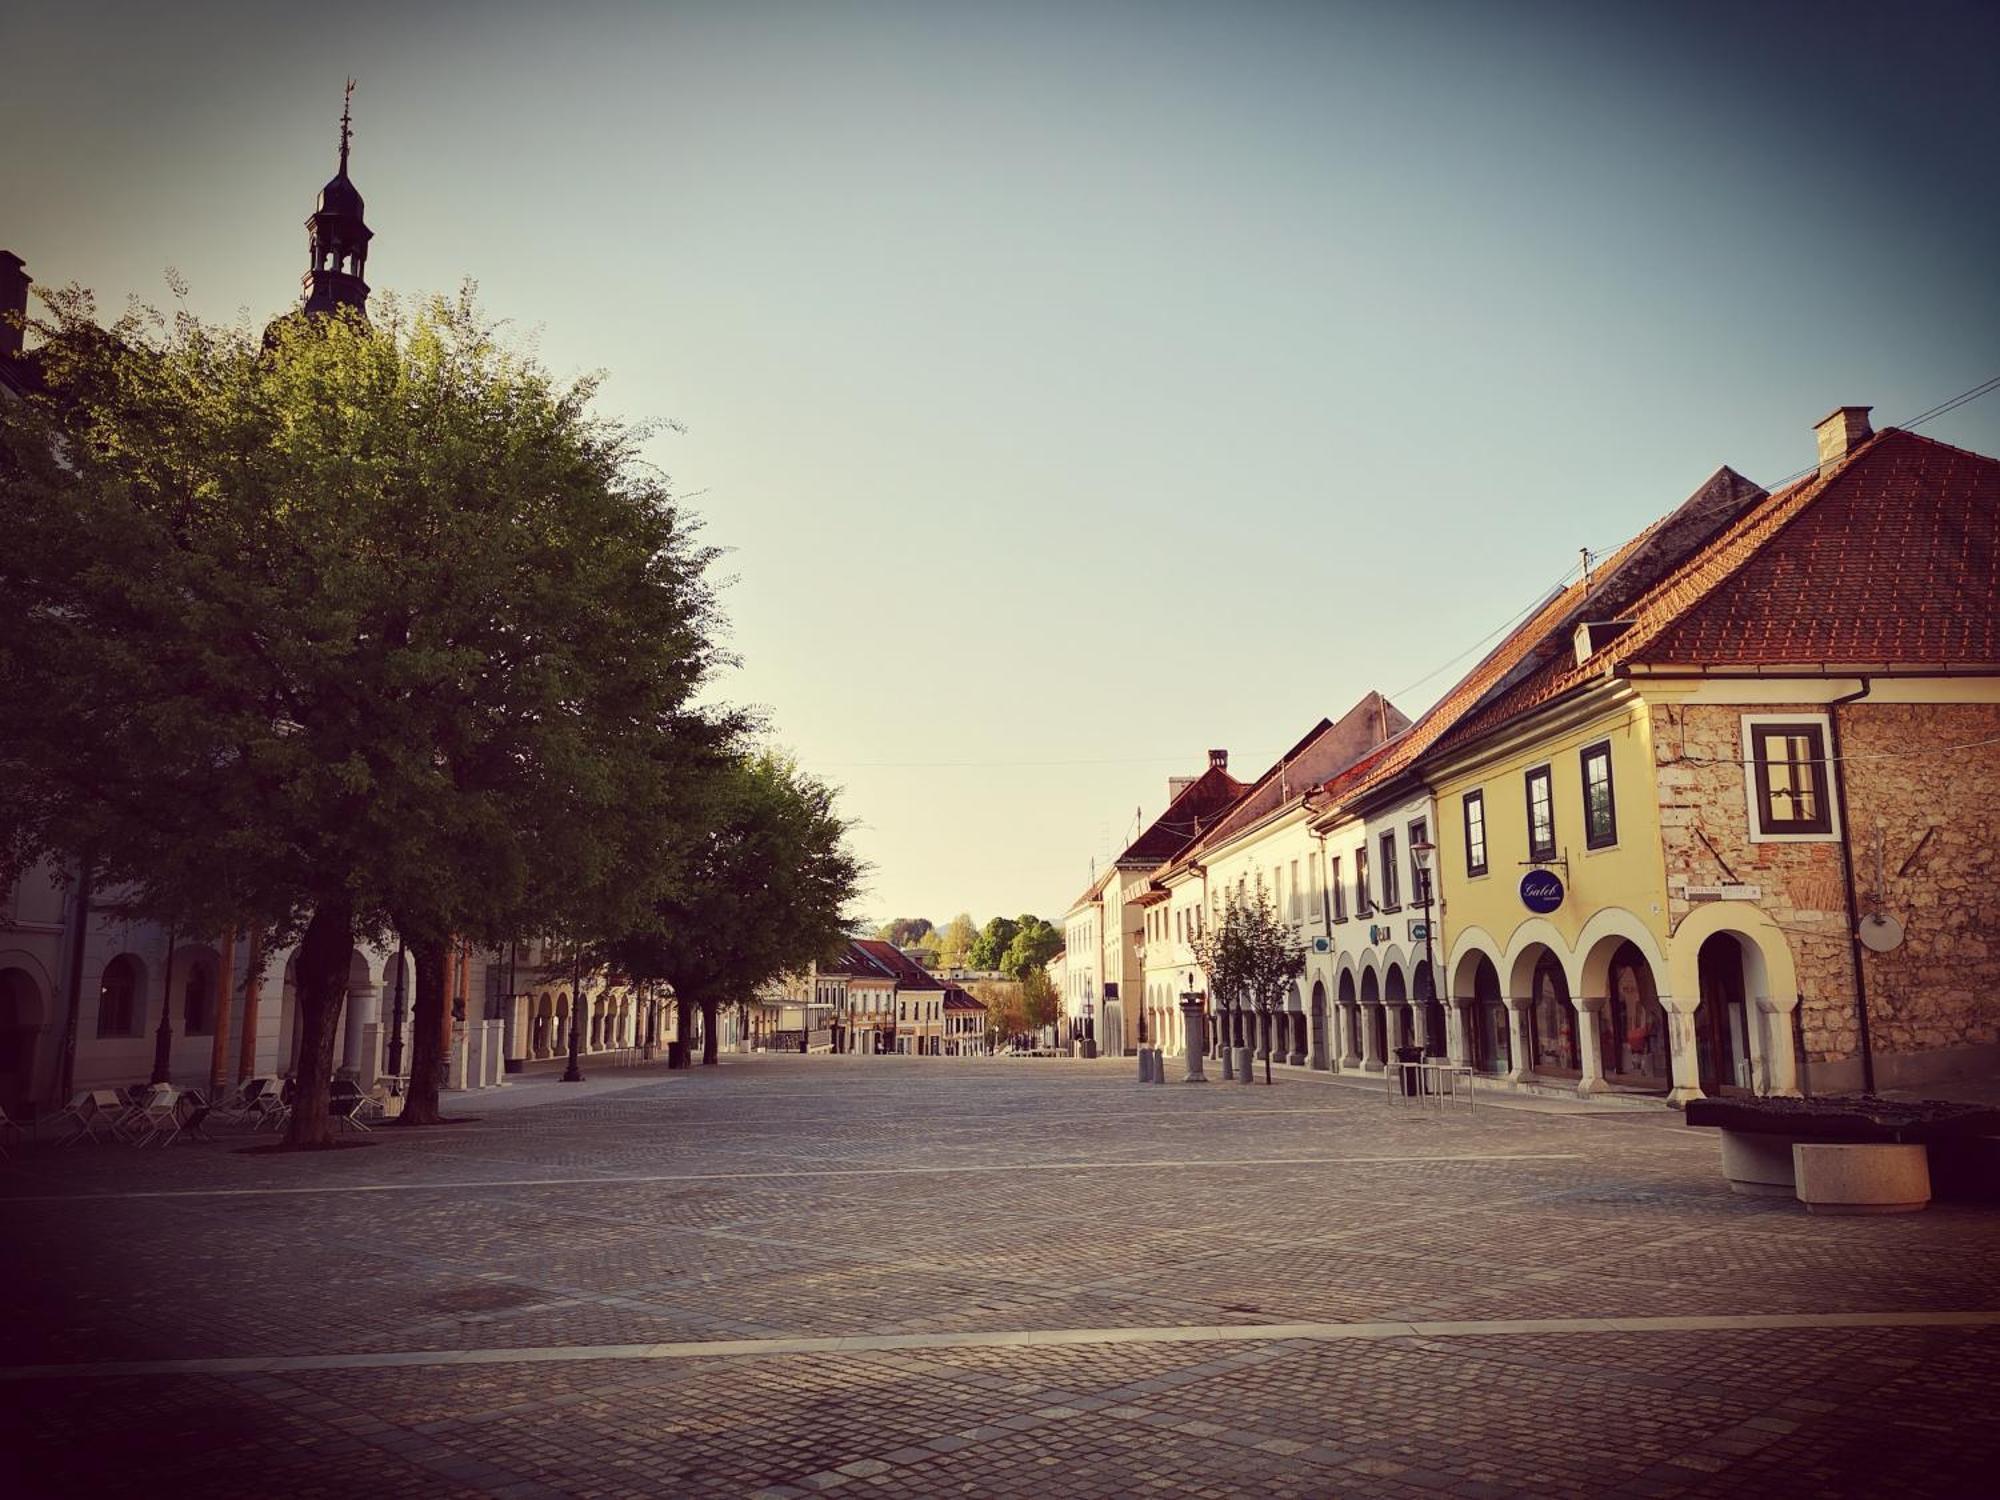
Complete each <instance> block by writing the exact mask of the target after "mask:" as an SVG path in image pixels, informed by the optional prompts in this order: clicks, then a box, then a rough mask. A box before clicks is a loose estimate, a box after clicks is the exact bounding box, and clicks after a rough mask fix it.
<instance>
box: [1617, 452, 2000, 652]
mask: <svg viewBox="0 0 2000 1500" xmlns="http://www.w3.org/2000/svg"><path fill="white" fill-rule="evenodd" d="M1768 509H1769V511H1770V515H1769V516H1768V517H1763V516H1760V517H1756V518H1753V524H1750V525H1746V526H1744V527H1742V528H1740V529H1739V531H1738V532H1737V533H1736V534H1732V535H1729V536H1725V537H1723V538H1722V539H1721V541H1720V542H1719V543H1718V544H1717V545H1716V546H1715V547H1714V548H1712V549H1711V551H1710V553H1709V554H1708V555H1706V556H1704V557H1702V558H1699V559H1696V561H1695V562H1694V563H1693V564H1691V565H1690V566H1689V567H1688V568H1687V569H1686V570H1685V574H1684V576H1681V577H1676V578H1674V579H1670V580H1668V583H1667V585H1666V586H1664V587H1663V588H1662V589H1660V590H1658V591H1657V592H1656V594H1655V595H1654V596H1653V597H1651V598H1649V599H1648V600H1647V601H1646V602H1645V604H1644V605H1642V607H1641V609H1640V610H1639V611H1638V612H1637V614H1638V618H1639V623H1638V625H1636V626H1634V628H1633V630H1632V631H1631V632H1630V634H1631V635H1632V636H1634V637H1635V639H1634V641H1632V642H1631V643H1629V644H1628V643H1627V642H1626V641H1625V640H1624V639H1623V638H1621V639H1619V640H1617V641H1615V642H1613V643H1612V647H1611V654H1612V658H1613V659H1614V660H1618V661H1644V662H1647V663H1651V664H1672V665H1676V666H1680V665H1698V666H1724V667H1726V666H1744V665H1770V666H1775V665H1779V664H1785V663H1801V662H1827V663H1849V664H1853V663H1861V662H1880V663H1896V664H1899V665H1910V666H1915V665H1924V666H1940V667H1942V666H1961V665H1982V666H1990V665H1992V664H1994V663H1996V662H2000V461H1996V460H1994V459H1991V458H1986V457H1984V456H1982V455H1980V454H1977V453H1968V452H1967V451H1966V450H1965V449H1963V448H1954V447H1952V446H1950V445H1949V444H1947V443H1940V442H1935V441H1933V440H1932V439H1930V438H1926V437H1919V436H1918V435H1917V434H1915V433H1911V432H1902V431H1898V430H1896V429H1894V428H1890V429H1888V430H1886V431H1884V432H1882V433H1881V434H1880V435H1878V436H1877V437H1876V438H1875V439H1874V440H1873V441H1872V442H1869V443H1867V444H1866V445H1865V446H1863V447H1862V448H1861V449H1860V450H1859V451H1858V452H1857V453H1856V454H1855V455H1854V456H1853V457H1851V458H1850V459H1849V460H1848V461H1847V462H1846V463H1845V464H1844V465H1842V466H1841V468H1840V469H1839V470H1838V471H1837V472H1836V473H1835V474H1833V475H1832V476H1831V477H1830V478H1829V479H1828V480H1827V481H1826V482H1824V483H1816V484H1807V485H1804V486H1801V487H1800V492H1799V493H1797V494H1795V495H1793V496H1791V497H1789V498H1788V499H1787V500H1786V501H1785V503H1782V504H1774V505H1773V506H1771V507H1768Z"/></svg>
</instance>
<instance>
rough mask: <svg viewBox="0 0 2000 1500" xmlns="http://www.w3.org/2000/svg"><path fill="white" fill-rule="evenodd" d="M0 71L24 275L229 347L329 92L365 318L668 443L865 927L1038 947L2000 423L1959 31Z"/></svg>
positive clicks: (176, 62)
mask: <svg viewBox="0 0 2000 1500" xmlns="http://www.w3.org/2000/svg"><path fill="white" fill-rule="evenodd" d="M0 58H4V59H6V62H5V67H6V70H7V74H8V79H7V86H6V87H5V88H4V89H0V143H4V144H0V248H6V249H11V250H13V251H15V252H16V253H18V254H20V255H22V256H23V257H25V259H26V260H27V263H28V270H29V272H30V274H32V275H33V276H35V277H36V278H37V279H38V280H40V281H44V282H49V283H56V284H60V283H67V282H77V283H81V284H83V285H85V286H87V287H90V288H93V289H94V290H95V291H96V292H97V294H98V296H99V298H100V302H101V304H102V305H103V306H104V307H105V308H106V309H107V310H108V311H116V310H117V309H118V308H119V307H120V306H121V305H122V304H123V302H124V300H125V299H126V298H127V297H128V296H135V295H136V296H138V297H140V298H142V299H144V300H147V301H150V302H155V303H164V302H165V301H167V300H168V298H169V295H170V294H169V292H168V290H167V276H168V273H169V269H170V268H171V269H172V270H173V271H177V272H178V273H179V275H180V276H182V277H183V278H185V280H186V282H187V283H188V285H189V288H190V290H189V293H188V296H189V301H190V304H191V305H192V306H193V308H194V309H195V310H196V311H198V312H201V313H203V314H205V315H209V316H213V317H219V318H229V317H234V316H236V315H238V314H239V313H242V314H245V315H247V316H250V317H252V318H255V319H257V320H260V321H261V320H262V319H264V318H267V317H269V316H270V315H271V314H273V313H275V312H277V311H280V310H282V309H283V308H284V307H286V306H288V305H290V303H291V302H292V301H293V300H294V299H296V297H297V295H298V290H297V289H298V278H299V275H300V273H301V272H303V270H304V269H305V260H306V251H305V235H304V230H303V220H304V218H305V215H306V214H307V213H308V212H309V211H310V210H311V208H312V204H313V198H314V196H315V194H316V193H317V191H318V189H319V187H320V185H321V183H322V182H323V181H324V180H325V179H326V177H327V176H329V175H330V174H331V171H332V168H333V164H334V154H335V141H336V123H337V120H338V118H339V113H340V93H341V87H342V84H343V83H344V82H345V80H346V78H347V77H348V76H349V75H350V74H351V75H353V76H354V77H355V78H356V79H357V80H358V84H357V87H356V91H355V96H354V121H355V126H354V129H355V138H354V152H353V162H352V177H353V180H354V181H355V183H356V185H357V186H358V187H359V188H360V190H361V192H362V193H363V194H364V196H365V197H366V200H367V210H368V221H369V224H370V226H371V227H372V228H373V229H374V231H375V240H374V242H373V245H372V247H371V251H370V259H369V265H368V270H369V277H370V281H371V283H372V284H373V286H374V287H376V288H377V289H378V290H382V289H389V290H394V291H397V292H402V293H424V292H432V291H449V290H452V289H454V288H456V287H457V286H458V285H459V284H460V282H461V281H463V280H464V279H466V278H471V279H473V280H475V281H476V282H477V283H478V285H479V289H480V295H481V298H482V300H483V303H484V305H485V306H486V308H487V309H488V310H489V311H490V312H492V313H494V314H496V315H498V316H502V317H504V318H506V319H508V320H509V321H510V323H511V325H512V326H513V327H514V328H515V329H516V330H517V331H518V333H519V336H520V337H521V338H522V339H524V340H528V341H532V343H533V344H534V346H535V347H537V348H538V349H539V351H540V354H541V356H542V358H543V359H544V360H545V361H546V362H547V363H548V364H549V366H550V367H551V368H552V369H554V370H555V371H557V372H558V373H559V374H563V375H574V374H582V373H585V372H589V371H598V370H601V371H604V372H606V374H607V375H608V377H609V383H608V385H607V387H606V390H605V393H604V396H603V403H604V409H605V410H607V411H608V412H611V413H614V414H617V415H619V416H623V417H627V418H631V419H633V420H647V421H651V420H659V421H663V422H666V423H670V424H672V426H671V427H669V428H666V429H663V430H662V432H661V434H660V436H659V437H658V438H657V440H656V441H655V444H654V447H653V450H652V452H653V456H654V457H655V458H657V460H658V461H659V462H660V463H661V464H662V465H663V466H664V467H665V468H666V469H667V470H668V472H669V473H670V474H671V475H672V476H673V479H674V482H675V486H676V488H677V489H678V490H679V491H680V492H681V493H682V494H684V495H686V496H688V497H689V499H690V503H691V504H692V505H693V506H694V507H695V508H696V509H697V510H698V511H699V512H700V513H701V515H702V516H703V518H704V521H705V525H706V537H707V539H708V540H709V541H710V542H712V543H714V544H716V545H719V546H721V547H723V548H726V549H727V557H726V559H725V562H724V564H723V568H722V571H723V574H724V575H725V576H726V577H727V578H728V579H729V580H730V581H729V584H728V587H727V588H726V590H725V592H724V595H723V598H724V604H725V608H726V610H727V613H728V616H729V620H730V637H729V644H730V646H731V648H732V649H733V651H734V652H735V653H736V654H737V656H738V658H739V660H740V665H739V666H738V667H736V668H735V669H733V670H732V671H731V672H730V673H729V674H728V676H727V677H726V679H725V680H723V681H722V682H721V683H719V684H718V687H717V692H718V694H719V695H720V696H722V697H725V698H727V699H728V700H729V701H732V702H737V703H745V704H755V705H759V706H761V707H762V708H763V709H764V710H765V711H766V713H767V715H768V718H769V721H770V724H771V732H772V736H773V738H774V739H775V740H776V741H777V742H779V743H781V744H783V745H785V746H787V747H789V748H791V749H792V750H794V751H795V752H796V753H797V754H798V756H799V757H800V758H801V760H802V761H803V762H804V763H805V765H806V766H807V767H808V768H809V769H812V770H814V771H816V772H818V773H819V774H821V775H823V776H825V777H826V778H827V779H829V780H830V781H833V782H834V783H836V784H838V785H839V786H841V787H842V788H843V789H844V792H843V798H842V805H843V807H844V809H845V810H846V812H847V813H848V814H849V816H851V817H852V818H854V819H855V820H856V823H857V827H856V832H855V835H854V838H855V844H856V847H857V849H858V851H859V852H860V853H861V855H862V856H863V857H864V858H865V859H866V860H867V861H868V863H869V864H870V866H871V867H872V872H871V875H870V885H869V889H868V891H867V892H866V894H865V896H864V898H863V901H862V907H863V909H864V910H865V911H866V912H867V913H869V914H871V915H872V916H874V917H876V918H878V919H886V918H887V917H889V916H893V915H913V914H921V915H925V916H929V917H931V918H932V919H933V920H935V921H938V922H942V921H943V920H944V919H945V918H947V917H949V916H950V915H951V914H952V913H954V912H956V911H959V910H969V911H971V912H972V913H973V914H974V916H975V917H978V918H980V919H982V920H983V919H984V918H985V917H987V916H990V915H993V914H996V913H1005V914H1010V915H1011V914H1016V913H1020V912H1024V911H1033V912H1037V913H1040V914H1043V915H1047V916H1051V917H1058V918H1059V917H1060V914H1061V912H1062V910H1063V909H1064V908H1065V907H1066V906H1067V905H1068V903H1069V902H1070V900H1071V899H1072V898H1073V897H1074V896H1076V895H1077V894H1078V892H1079V891H1081V890H1082V888H1083V887H1084V886H1085V884H1086V883H1087V881H1088V880H1089V878H1090V874H1091V868H1092V860H1093V859H1096V860H1098V861H1100V862H1101V861H1102V860H1104V859H1105V858H1107V857H1109V856H1111V855H1113V854H1115V853H1116V850H1117V847H1119V846H1122V843H1123V841H1124V838H1125V837H1126V836H1128V835H1129V834H1130V833H1131V832H1132V831H1133V830H1134V827H1135V821H1134V820H1135V818H1137V817H1140V816H1143V817H1145V818H1147V819H1150V818H1152V817H1153V816H1155V815H1157V814H1158V812H1159V811H1160V809H1161V807H1162V806H1163V804H1164V801H1165V795H1166V778H1167V777H1169V776H1171V775H1175V774H1182V773H1186V774H1192V773H1193V772H1195V771H1198V770H1199V769H1200V768H1201V767H1202V766H1203V765H1204V764H1205V763H1206V752H1207V750H1208V749H1209V748H1210V747H1217V748H1226V749H1227V750H1228V751H1229V753H1230V764H1231V767H1232V769H1233V770H1235V771H1236V772H1237V773H1238V774H1239V775H1245V776H1246V777H1247V776H1249V775H1254V774H1255V773H1256V772H1257V771H1260V770H1261V769H1263V767H1264V766H1265V765H1267V764H1268V763H1269V762H1270V761H1271V760H1272V759H1274V758H1275V757H1276V755H1277V754H1278V753H1279V752H1280V751H1281V750H1283V749H1284V748H1285V747H1286V746H1288V745H1289V744H1291V743H1292V742H1294V741H1295V740H1297V739H1298V738H1299V737H1300V735H1301V734H1303V733H1304V732H1305V731H1306V730H1307V729H1308V728H1310V727H1311V725H1312V724H1313V723H1314V722H1315V721H1316V720H1317V719H1318V718H1319V717H1321V716H1322V715H1326V716H1330V717H1331V716H1338V715H1339V714H1340V713H1341V712H1342V711H1344V710H1345V709H1346V708H1347V707H1348V706H1349V705H1350V704H1352V703H1353V702H1354V701H1355V700H1356V699H1358V698H1359V697H1361V696H1362V695H1363V694H1364V693H1366V692H1368V691H1369V690H1371V689H1375V688H1379V689H1381V690H1382V691H1384V692H1386V693H1387V694H1389V696H1390V698H1391V699H1392V701H1394V702H1395V703H1396V704H1397V705H1398V706H1399V707H1401V708H1402V709H1403V710H1404V711H1405V712H1407V713H1409V714H1411V715H1412V716H1414V715H1416V714H1417V713H1418V712H1420V711H1421V710H1422V709H1423V708H1424V707H1426V706H1427V705H1428V704H1429V703H1430V702H1431V701H1433V700H1434V699H1435V698H1436V697H1437V696H1438V695H1439V694H1441V693H1442V692H1443V690H1444V689H1445V688H1446V687H1447V686H1449V685H1450V683H1451V681H1452V680H1453V679H1454V677H1455V676H1457V675H1458V674H1459V673H1460V672H1462V671H1463V670H1464V669H1465V668H1466V667H1467V666H1469V665H1470V663H1471V662H1472V661H1473V660H1474V659H1476V657H1477V655H1478V654H1479V653H1480V650H1481V649H1482V648H1483V645H1484V644H1486V643H1487V642H1488V640H1489V638H1490V637H1491V636H1492V635H1493V634H1494V633H1495V632H1497V631H1498V630H1499V629H1501V628H1502V627H1504V626H1505V625H1506V624H1508V623H1509V622H1510V621H1511V620H1512V619H1513V618H1515V617H1516V616H1517V615H1519V614H1520V613H1521V612H1523V611H1524V610H1525V609H1526V608H1527V607H1529V606H1530V605H1532V604H1534V603H1535V602H1536V601H1537V600H1538V599H1539V598H1540V597H1541V596H1542V595H1543V594H1545V593H1546V592H1547V590H1548V589H1549V588H1550V587H1552V586H1554V585H1555V584H1556V583H1558V582H1559V581H1561V580H1562V579H1563V578H1564V577H1565V576H1566V573H1567V572H1568V570H1572V569H1574V568H1575V567H1576V566H1577V563H1578V554H1579V549H1582V548H1591V549H1594V550H1597V551H1605V550H1609V549H1610V548H1611V547H1613V546H1615V545H1617V544H1618V543H1620V542H1621V541H1623V540H1624V539H1625V538H1627V537H1628V536H1630V535H1631V534H1633V533H1634V532H1636V531H1637V530H1638V529H1639V528H1641V527H1642V526H1644V525H1646V524H1647V523H1649V522H1650V521H1652V520H1653V519H1655V518H1656V517H1658V516H1660V515H1662V514H1664V513H1665V512H1666V511H1668V510H1670V509H1671V508H1673V506H1674V505H1676V504H1677V503H1678V502H1679V501H1680V500H1682V499H1683V498H1685V497H1686V496H1687V495H1688V494H1689V493H1691V492H1692V491H1693V490H1694V489H1696V488H1697V487H1698V486H1699V485H1700V484H1701V482H1702V481H1703V480H1704V479H1705V478H1706V477H1707V476H1708V475H1709V474H1710V473H1712V472H1713V471H1714V470H1715V469H1716V468H1717V466H1719V465H1721V464H1725V463H1727V464H1729V465H1731V466H1733V467H1735V468H1736V469H1738V470H1740V471H1741V472H1743V473H1745V474H1748V475H1749V476H1750V477H1751V478H1753V479H1756V480H1758V481H1760V482H1762V483H1765V484H1771V483H1774V482H1775V481H1776V480H1778V479H1781V478H1783V477H1786V476H1788V475H1791V474H1793V473H1796V472H1797V471H1798V470H1800V469H1802V468H1804V467H1806V466H1807V465H1809V464H1810V463H1811V462H1812V461H1813V454H1814V448H1813V435H1812V430H1811V429H1812V424H1813V423H1814V422H1816V421H1817V420H1818V419H1819V418H1820V417H1822V416H1823V415H1825V414H1826V413H1827V412H1828V411H1829V410H1830V409H1831V408H1833V407H1834V406H1836V405H1840V404H1848V403H1854V404H1872V405H1873V406H1874V407H1875V421H1876V423H1877V425H1878V426H1880V425H1888V424H1891V423H1895V422H1898V421H1900V420H1902V419H1904V418H1907V417H1910V416H1913V415H1915V414H1917V413H1920V412H1922V411H1924V410H1926V409H1928V408H1930V407H1932V406H1934V405H1936V404H1937V403H1939V402H1940V401H1943V400H1945V399H1946V398H1948V397H1950V396H1953V395H1955V394H1957V393H1958V392H1960V391H1963V390H1966V389H1968V388H1970V387H1972V386H1974V385H1976V384H1978V383H1979V382H1981V381H1983V380H1985V379H1987V378H1989V377H1992V376H1994V375H2000V276H1996V275H1995V269H1994V268H1995V266H1996V265H2000V251H1996V248H1995V247H1996V244H2000V232H1997V231H2000V193H1997V192H1996V191H1995V187H1996V184H1995V163H1996V162H2000V8H1995V7H1993V6H1991V5H1990V4H1964V5H1952V4H1929V3H1914V4H1897V5H1873V6H1859V5H1847V4H1842V3H1837V0H1835V3H1827V0H1822V3H1817V4H1811V5H1798V6H1793V5H1785V4H1777V3H1769V4H1741V3H1734V4H1716V5H1711V4H1702V3H1689V4H1675V5H1665V6H1659V7H1651V8H1646V7H1640V6H1632V5H1610V6H1605V5H1594V4H1592V5H1585V4H1531V3H1510V4H1503V3H1479V4H1454V3H1448V0H1425V3H1412V4H1393V5H1392V4H1386V3H1384V4H1376V5H1336V4H1322V5H1299V4H1289V5H1276V4H1254V3H1244V0H1236V3H1228V4H1223V3H1216V4H1209V5H1183V4H1171V3H1156V4H1146V5H1126V4H1087V3H1079V4H1063V5H1038V4H1033V3H1009V4H1005V5H954V4H948V3H932V4H920V5H919V4H912V5H896V4H839V3H815V4H797V5H782V4H758V3H743V4H714V5H667V4H589V3H577V4H568V5H563V6H546V5H508V4H502V3H484V4H477V5H473V4H425V5H417V4H395V5H374V4H369V3H366V0H353V3H345V4H341V5H337V6H319V7H303V6H272V5H265V4H259V5H226V4H202V3H196V0H188V3H183V4H179V5H174V6H159V5H155V4H146V5H136V4H134V5H125V6H114V5H104V4H93V3H89V0H76V3H64V4H47V3H41V0H11V3H10V4H9V5H8V6H7V7H6V8H5V9H4V11H0ZM1922 430H1923V431H1925V432H1926V433H1927V434H1929V435H1931V436H1934V437H1937V438H1940V439H1942V440H1944V441H1948V442H1954V443H1959V444H1961V445H1963V446H1966V447H1970V448H1974V449H1978V450H1980V451H1983V452H1987V453H2000V395H1996V396H1994V397H1990V398H1988V399H1986V400H1984V401H1980V402H1975V403H1973V404H1971V405H1968V406H1966V407H1964V408H1962V409H1961V410H1959V411H1956V412H1952V413H1950V414H1947V415H1945V416H1943V417H1940V418H1938V419H1937V420H1936V421H1934V422H1932V423H1930V424H1929V425H1927V426H1926V427H1924V428H1923V429H1922Z"/></svg>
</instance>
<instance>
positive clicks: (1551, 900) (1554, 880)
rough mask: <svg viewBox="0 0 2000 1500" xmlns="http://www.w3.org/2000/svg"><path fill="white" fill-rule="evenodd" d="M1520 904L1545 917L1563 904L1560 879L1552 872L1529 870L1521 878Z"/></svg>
mask: <svg viewBox="0 0 2000 1500" xmlns="http://www.w3.org/2000/svg"><path fill="white" fill-rule="evenodd" d="M1521 904H1522V905H1523V906H1525V907H1527V908H1528V910H1529V911H1532V912H1538V913H1540V914H1541V915H1542V916H1547V915H1548V914H1549V913H1550V912H1552V911H1554V910H1555V909H1556V908H1557V907H1559V906H1561V905H1562V904H1563V883H1562V877H1561V876H1559V875H1557V874H1556V872H1555V871H1554V870H1530V871H1528V873H1527V874H1525V875H1523V876H1522V877H1521Z"/></svg>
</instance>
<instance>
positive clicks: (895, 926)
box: [875, 917, 931, 948]
mask: <svg viewBox="0 0 2000 1500" xmlns="http://www.w3.org/2000/svg"><path fill="white" fill-rule="evenodd" d="M930 935H931V922H930V918H929V917H896V918H893V919H891V920H890V921H887V922H884V923H883V924H882V925H881V926H880V927H878V928H876V929H875V936H876V937H878V938H880V939H881V940H882V941H883V942H885V943H894V944H895V945H896V946H897V947H898V948H911V947H915V946H917V945H919V944H921V943H922V942H923V941H924V940H925V939H926V938H928V937H930Z"/></svg>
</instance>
